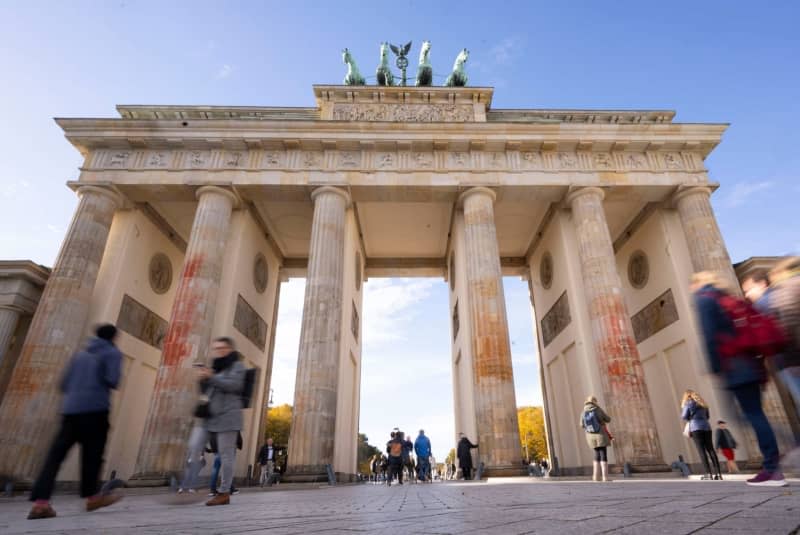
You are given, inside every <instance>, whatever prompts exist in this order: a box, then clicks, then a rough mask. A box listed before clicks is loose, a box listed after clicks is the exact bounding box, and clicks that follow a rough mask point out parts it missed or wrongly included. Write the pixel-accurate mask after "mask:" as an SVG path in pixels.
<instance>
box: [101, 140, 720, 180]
mask: <svg viewBox="0 0 800 535" xmlns="http://www.w3.org/2000/svg"><path fill="white" fill-rule="evenodd" d="M90 165H92V166H99V168H102V169H145V170H158V169H189V170H192V169H197V170H205V169H211V168H222V169H245V168H247V169H249V168H250V166H252V168H253V169H262V170H268V169H278V170H283V169H286V170H293V169H300V170H308V169H323V168H330V169H341V170H361V169H371V170H387V171H391V170H400V169H402V170H412V171H413V170H434V169H437V170H440V171H444V170H466V171H476V172H480V171H482V170H483V171H504V172H517V171H523V172H524V171H548V172H558V171H589V172H591V171H595V172H603V171H641V172H651V173H665V172H671V171H688V172H696V171H703V169H704V166H703V159H702V156H701V155H699V154H694V153H680V152H658V151H657V152H628V151H618V152H588V151H559V152H555V151H543V152H540V151H531V150H527V151H525V150H523V151H520V152H517V151H516V150H512V151H480V150H471V151H470V150H440V151H437V152H430V151H410V152H407V151H403V150H401V151H396V150H377V151H371V150H365V151H361V150H351V149H348V150H342V149H336V148H332V149H328V150H326V151H322V150H296V151H288V152H287V151H286V150H283V149H266V150H264V151H263V152H261V151H260V150H259V151H256V152H251V151H248V150H227V149H226V150H214V151H211V150H199V149H190V150H174V151H173V150H169V149H159V150H147V151H140V152H136V151H133V150H109V149H104V150H102V151H101V152H100V153H99V155H98V157H97V158H95V159H94V160H93V163H92V164H90ZM705 180H706V178H705V176H704V175H697V176H687V177H686V178H685V181H686V182H687V183H689V182H691V183H695V182H704V181H705Z"/></svg>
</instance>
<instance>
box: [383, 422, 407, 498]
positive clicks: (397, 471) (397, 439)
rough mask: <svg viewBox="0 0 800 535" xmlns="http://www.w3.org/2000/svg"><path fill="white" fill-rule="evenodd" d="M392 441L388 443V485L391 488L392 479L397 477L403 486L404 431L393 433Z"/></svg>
mask: <svg viewBox="0 0 800 535" xmlns="http://www.w3.org/2000/svg"><path fill="white" fill-rule="evenodd" d="M391 437H392V439H391V440H390V441H389V442H387V443H386V454H387V455H388V456H389V476H388V477H387V478H386V484H387V485H388V486H391V484H392V479H394V476H395V475H396V476H397V481H398V483H400V484H401V485H402V484H403V458H404V456H405V453H404V451H403V450H404V449H405V440H404V439H403V432H402V431H392V434H391Z"/></svg>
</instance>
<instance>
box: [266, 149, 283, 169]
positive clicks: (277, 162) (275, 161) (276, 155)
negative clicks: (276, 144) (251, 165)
mask: <svg viewBox="0 0 800 535" xmlns="http://www.w3.org/2000/svg"><path fill="white" fill-rule="evenodd" d="M285 159H286V154H285V153H284V152H283V151H279V150H268V151H266V152H265V153H264V160H263V165H264V167H267V168H273V167H284V165H285Z"/></svg>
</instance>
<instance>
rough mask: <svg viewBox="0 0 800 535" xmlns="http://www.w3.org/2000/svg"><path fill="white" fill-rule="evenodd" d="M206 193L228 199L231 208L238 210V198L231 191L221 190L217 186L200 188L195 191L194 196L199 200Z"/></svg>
mask: <svg viewBox="0 0 800 535" xmlns="http://www.w3.org/2000/svg"><path fill="white" fill-rule="evenodd" d="M208 193H216V194H217V195H222V196H224V197H227V198H228V199H230V201H231V203H232V204H233V208H234V209H236V208H239V197H237V196H236V194H235V193H233V192H232V191H231V190H229V189H226V188H221V187H219V186H202V187H200V188H198V189H197V191H196V192H195V194H194V196H195V197H197V200H198V201H199V200H200V197H202V196H203V195H206V194H208Z"/></svg>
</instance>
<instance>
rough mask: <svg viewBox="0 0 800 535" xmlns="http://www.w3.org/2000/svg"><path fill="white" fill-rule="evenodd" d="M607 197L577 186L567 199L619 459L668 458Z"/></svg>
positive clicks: (646, 461) (645, 461)
mask: <svg viewBox="0 0 800 535" xmlns="http://www.w3.org/2000/svg"><path fill="white" fill-rule="evenodd" d="M603 197H604V193H603V190H601V189H600V188H581V189H578V190H577V191H574V192H572V193H571V194H570V195H569V196H568V197H567V202H568V203H569V204H570V206H571V208H572V218H573V220H574V223H575V231H576V234H577V238H578V256H579V258H580V262H581V273H582V275H583V289H584V294H585V298H586V303H587V304H588V305H589V320H590V322H591V327H592V341H593V343H594V353H595V358H596V359H597V364H598V368H599V370H600V380H601V383H602V386H603V394H604V399H605V406H604V408H605V409H606V412H608V414H609V416H611V418H612V420H613V429H614V438H615V441H614V453H615V455H616V458H617V462H618V463H619V464H623V463H625V462H630V463H631V464H634V465H640V466H642V465H656V464H663V463H664V460H663V457H662V454H661V446H660V443H659V441H658V436H657V432H656V429H655V425H653V422H654V421H655V419H654V417H653V409H652V406H651V405H650V399H649V396H648V393H647V385H646V383H645V377H644V370H643V369H642V363H641V360H640V359H639V351H638V349H637V347H636V342H635V341H634V337H633V326H632V325H631V319H630V315H629V313H628V310H627V307H626V306H625V301H624V300H623V297H622V283H621V281H620V278H619V274H618V273H617V267H616V261H615V259H614V248H613V246H612V243H611V235H610V233H609V231H608V224H607V223H606V216H605V212H604V211H603ZM585 394H586V395H589V394H590V393H589V392H587V393H585Z"/></svg>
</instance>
